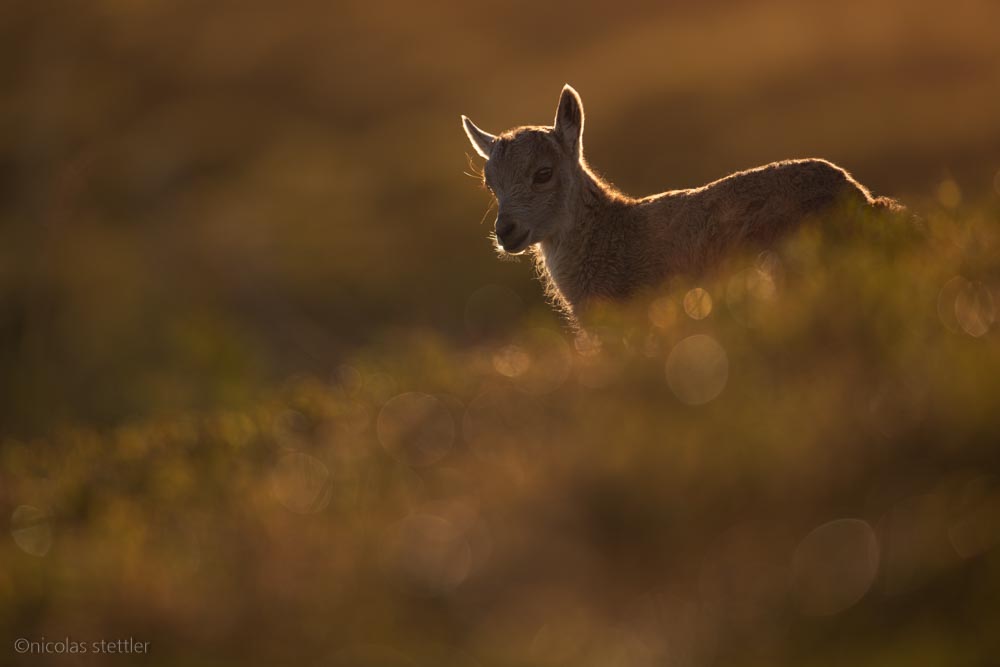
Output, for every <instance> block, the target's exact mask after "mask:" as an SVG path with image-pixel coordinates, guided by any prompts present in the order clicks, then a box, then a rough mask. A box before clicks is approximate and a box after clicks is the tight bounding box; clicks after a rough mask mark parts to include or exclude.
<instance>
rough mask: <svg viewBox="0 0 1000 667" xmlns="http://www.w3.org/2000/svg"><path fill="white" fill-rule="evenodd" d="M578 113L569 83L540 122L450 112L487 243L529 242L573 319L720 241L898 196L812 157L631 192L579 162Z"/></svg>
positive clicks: (698, 262) (721, 249)
mask: <svg viewBox="0 0 1000 667" xmlns="http://www.w3.org/2000/svg"><path fill="white" fill-rule="evenodd" d="M583 121H584V115H583V103H582V102H581V100H580V96H579V95H578V94H577V92H576V91H575V90H573V88H572V87H570V86H569V85H567V86H565V87H564V88H563V91H562V95H561V96H560V98H559V106H558V108H557V110H556V118H555V123H554V124H553V125H552V126H551V127H548V126H525V127H518V128H515V129H512V130H508V131H507V132H504V133H502V134H500V135H499V136H495V135H492V134H490V133H488V132H485V131H483V130H481V129H479V128H478V127H476V125H475V124H473V122H472V121H471V120H469V119H468V118H466V117H465V116H462V124H463V126H464V127H465V132H466V134H468V136H469V140H470V141H471V142H472V146H473V147H474V148H475V149H476V152H477V153H479V155H481V156H482V157H484V158H486V165H485V168H484V170H483V175H484V180H485V183H486V187H487V188H489V190H490V192H492V193H493V195H494V196H495V197H496V201H497V218H496V226H495V233H496V240H497V244H498V246H499V247H500V248H502V250H503V251H504V252H506V253H511V254H518V253H521V252H524V251H525V250H527V249H529V248H532V249H533V251H534V253H535V257H536V261H537V265H538V268H539V274H540V276H541V277H542V278H543V280H545V281H546V283H547V286H548V291H549V293H550V295H551V296H552V298H553V299H554V301H555V302H556V304H557V305H558V306H559V307H561V308H563V309H564V310H565V311H566V312H567V314H568V315H569V316H570V318H571V319H573V320H577V319H578V318H579V316H580V315H581V313H582V311H584V310H585V309H586V307H587V305H588V304H590V303H593V302H594V301H597V300H621V299H626V298H628V297H629V296H630V295H632V294H633V293H635V292H636V291H637V290H640V289H642V288H644V287H655V286H657V285H658V284H660V283H662V282H664V281H666V280H667V279H669V278H670V277H671V276H673V275H677V274H697V273H701V272H703V271H705V270H706V269H709V268H711V267H712V266H713V265H714V264H716V263H717V262H718V261H719V260H720V259H721V257H722V256H723V255H724V254H725V253H726V252H727V251H732V250H734V249H739V248H747V247H760V246H766V245H768V244H770V243H772V242H774V241H775V240H776V239H778V238H779V237H780V236H781V235H783V234H786V233H787V232H789V231H791V230H793V229H795V228H796V227H797V226H798V225H799V224H800V223H801V222H802V221H803V220H805V219H807V218H809V217H810V216H816V215H820V214H822V213H824V212H827V211H829V210H830V209H831V208H833V207H834V206H838V205H840V206H845V207H855V208H860V207H874V208H885V209H891V210H901V208H902V207H901V206H900V205H899V204H897V203H896V202H895V201H893V200H891V199H888V198H885V197H878V198H874V197H872V195H871V193H869V191H868V190H867V189H866V188H865V187H864V186H862V185H861V184H860V183H858V182H857V181H855V180H854V179H853V178H851V176H850V174H848V173H847V172H846V171H844V170H843V169H841V168H840V167H838V166H836V165H834V164H831V163H830V162H827V161H825V160H818V159H807V160H788V161H784V162H775V163H772V164H768V165H765V166H763V167H758V168H756V169H750V170H748V171H741V172H738V173H735V174H731V175H729V176H727V177H725V178H723V179H720V180H718V181H715V182H713V183H709V184H708V185H704V186H702V187H700V188H694V189H690V190H671V191H668V192H662V193H660V194H657V195H652V196H649V197H644V198H642V199H635V198H632V197H629V196H627V195H624V194H622V193H621V192H619V191H618V190H616V189H615V188H614V187H612V186H611V185H610V184H608V183H606V182H605V181H603V180H602V179H601V178H600V177H599V176H597V175H596V174H595V173H594V172H593V171H591V169H590V168H589V167H588V165H587V163H586V161H585V160H584V157H583Z"/></svg>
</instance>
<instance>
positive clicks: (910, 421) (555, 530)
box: [0, 209, 1000, 665]
mask: <svg viewBox="0 0 1000 667" xmlns="http://www.w3.org/2000/svg"><path fill="white" fill-rule="evenodd" d="M841 224H843V223H842V222H841V221H833V222H831V223H829V224H826V225H824V226H821V227H810V228H808V229H806V230H804V231H803V232H802V233H801V234H799V235H797V236H796V237H795V238H794V239H792V240H791V241H790V242H789V243H788V244H787V245H786V246H784V247H782V248H781V249H780V250H779V251H778V252H772V253H767V254H765V255H763V256H758V257H749V258H745V261H741V262H734V263H733V265H732V266H731V267H729V268H728V269H727V270H726V271H724V272H722V274H721V275H719V276H717V277H716V278H713V279H709V280H707V281H706V282H704V283H703V284H701V285H699V286H698V287H700V288H701V289H702V290H704V291H702V292H692V291H691V290H692V288H694V287H695V286H694V285H690V284H677V285H675V286H673V287H672V288H671V289H670V290H667V291H665V292H662V293H658V294H656V295H653V297H651V299H646V300H644V301H643V302H642V303H639V304H637V305H636V307H635V308H634V309H632V310H630V311H627V312H618V313H614V314H611V313H609V314H607V317H606V318H605V321H604V324H602V325H601V326H600V327H597V328H596V333H595V334H591V335H590V336H589V337H586V338H581V339H574V338H573V337H571V336H570V335H569V334H567V333H566V331H564V330H560V329H558V328H552V327H551V326H549V325H548V323H547V320H546V321H542V322H539V321H535V320H532V319H531V318H530V317H529V318H528V319H526V320H523V321H520V323H519V324H517V325H516V326H515V327H513V328H512V330H511V331H510V332H509V334H505V335H504V336H502V337H499V338H494V339H487V340H484V341H483V342H481V343H479V344H475V345H455V344H454V343H453V342H451V341H449V340H447V339H443V338H442V337H440V336H439V335H437V334H435V333H434V332H432V331H423V332H419V331H414V330H407V331H406V332H404V333H400V334H397V335H395V336H391V335H387V336H386V337H385V338H384V339H382V340H379V341H375V342H372V343H370V345H369V346H368V347H367V348H365V349H362V350H359V351H358V352H357V353H356V354H355V356H353V357H351V358H349V359H347V360H346V361H345V363H344V364H343V365H342V366H340V367H339V368H338V370H337V371H336V372H335V373H334V374H333V376H332V377H314V376H308V375H302V376H299V377H295V378H292V379H290V380H289V381H288V382H287V383H285V385H284V386H282V387H281V388H280V389H276V390H273V391H271V392H270V394H269V395H268V396H267V397H265V398H261V399H260V400H259V401H257V402H254V403H253V404H252V405H250V406H249V407H248V408H247V409H242V410H226V411H218V412H208V413H200V414H199V413H195V414H182V415H180V416H177V417H174V418H162V419H151V420H148V421H138V422H135V423H127V424H122V425H120V426H118V427H116V428H112V429H96V430H95V429H92V428H86V427H75V428H67V429H64V430H61V431H58V432H55V433H52V434H50V435H48V436H46V437H44V438H38V439H34V440H30V441H19V440H7V441H5V442H4V443H3V445H2V448H0V452H2V457H3V458H2V470H3V471H4V474H3V484H2V488H3V497H4V499H5V502H7V503H9V504H11V505H12V506H27V507H19V509H18V510H17V511H15V513H14V519H13V526H12V529H13V535H14V538H15V539H14V540H9V541H7V542H6V543H5V544H3V545H2V547H0V548H2V551H0V558H2V560H3V562H4V563H5V564H6V565H5V567H4V569H3V575H2V576H0V594H2V596H3V599H4V600H5V601H6V602H5V604H4V606H3V609H4V612H3V617H2V621H3V625H4V626H5V627H6V628H7V631H8V632H9V633H10V635H11V636H14V637H21V636H24V637H39V636H42V635H44V636H47V637H56V636H60V637H61V636H62V634H64V633H65V632H66V630H65V629H66V628H69V629H71V630H72V632H71V633H70V634H71V635H73V636H77V635H79V636H80V638H81V639H86V640H90V639H101V638H104V639H107V638H112V639H113V638H118V637H134V638H136V639H137V640H143V641H150V642H151V645H152V651H151V655H150V657H149V658H148V660H149V662H151V663H152V664H179V663H181V662H183V663H184V664H206V665H208V664H212V665H216V664H218V665H224V664H245V663H247V662H250V663H253V664H272V663H285V662H289V661H290V662H302V663H304V664H344V665H359V664H362V665H389V664H391V665H397V664H398V665H423V664H426V665H432V664H433V665H442V664H455V665H467V664H484V665H487V664H488V665H529V664H530V665H557V664H580V665H584V664H586V665H589V664H593V665H612V664H622V665H642V664H663V662H664V661H667V662H668V663H670V664H692V665H700V664H710V663H711V664H735V665H755V664H764V663H766V664H789V665H791V664H796V665H802V664H805V665H833V664H844V663H845V662H849V663H851V664H862V665H868V664H870V665H893V664H928V665H931V664H959V663H960V664H981V663H984V662H986V661H988V660H989V659H990V656H992V655H994V653H993V651H994V650H995V648H996V647H995V641H994V639H992V632H991V628H992V627H994V626H995V624H996V623H997V621H998V617H997V610H996V605H995V604H993V602H992V601H993V600H994V599H995V596H996V595H997V594H998V593H1000V589H998V585H1000V560H998V557H1000V551H998V550H997V549H996V548H995V547H996V545H997V544H998V543H1000V486H998V483H997V477H996V471H997V469H998V468H997V466H998V463H1000V461H998V458H997V449H996V443H997V442H998V438H1000V425H998V422H997V419H996V415H995V401H994V400H993V397H995V396H997V395H998V394H1000V346H998V345H997V339H996V335H997V334H996V328H995V325H994V320H995V319H996V317H997V312H996V308H997V304H996V303H995V302H994V301H993V299H994V298H995V297H993V296H992V295H994V294H997V293H998V292H997V288H998V284H1000V282H998V281H1000V261H998V255H997V249H998V245H997V241H998V231H1000V228H998V226H997V218H996V213H995V211H987V210H982V211H979V212H975V213H967V212H962V213H956V212H949V211H946V210H944V209H939V210H938V211H937V212H936V213H935V214H934V215H933V216H932V217H931V218H930V219H929V220H928V222H927V225H928V229H929V230H930V231H929V233H928V234H926V235H925V236H926V238H919V239H915V238H912V236H913V235H911V234H898V233H891V232H890V233H886V230H885V229H884V228H879V224H880V223H879V222H878V221H868V222H867V223H865V224H864V225H863V226H861V227H860V228H857V229H854V230H853V231H852V232H851V233H849V234H845V233H844V232H843V231H842V230H840V229H838V226H839V225H841ZM956 277H960V279H959V280H956ZM497 295H500V296H502V295H503V293H502V292H497V294H495V295H494V296H497ZM695 296H698V297H699V298H698V299H696V298H695ZM498 298H499V297H498ZM470 312H474V311H470ZM692 341H693V342H692ZM706 341H707V343H706ZM917 637H919V641H918V640H916V639H915V638H917ZM192 656H198V657H199V659H200V660H201V662H200V663H199V662H197V660H195V661H193V662H192V659H191V658H192Z"/></svg>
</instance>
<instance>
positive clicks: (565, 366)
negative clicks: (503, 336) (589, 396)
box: [512, 328, 573, 396]
mask: <svg viewBox="0 0 1000 667" xmlns="http://www.w3.org/2000/svg"><path fill="white" fill-rule="evenodd" d="M514 346H515V347H517V348H519V349H520V350H522V351H523V352H524V354H526V355H527V359H528V364H527V368H525V369H524V372H522V373H519V374H518V375H516V376H514V377H513V378H512V379H513V380H514V384H515V386H517V388H518V389H520V390H521V391H523V392H524V393H526V394H529V395H531V396H541V395H543V394H549V393H551V392H553V391H555V390H556V389H558V388H559V387H561V386H562V385H563V383H564V382H566V379H567V378H568V377H569V374H570V371H571V370H572V367H573V355H572V352H570V347H569V344H568V343H567V342H566V340H565V339H564V338H563V337H562V336H561V335H559V334H557V333H556V332H554V331H550V330H548V329H540V328H535V329H529V330H528V331H527V332H525V333H524V335H522V336H519V337H518V338H517V340H516V341H515V342H514ZM521 363H522V364H523V361H522V362H521Z"/></svg>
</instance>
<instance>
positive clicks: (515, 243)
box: [500, 230, 531, 255]
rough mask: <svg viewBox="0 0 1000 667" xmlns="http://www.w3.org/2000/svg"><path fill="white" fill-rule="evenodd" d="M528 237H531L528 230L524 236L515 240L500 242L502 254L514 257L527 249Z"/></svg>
mask: <svg viewBox="0 0 1000 667" xmlns="http://www.w3.org/2000/svg"><path fill="white" fill-rule="evenodd" d="M530 236H531V230H528V231H526V232H524V234H521V235H520V236H518V237H517V238H515V239H510V240H501V241H500V245H501V246H503V251H504V252H506V253H508V254H511V255H516V254H517V253H519V252H521V251H522V250H524V249H525V248H527V247H528V242H529V240H530V239H529V237H530Z"/></svg>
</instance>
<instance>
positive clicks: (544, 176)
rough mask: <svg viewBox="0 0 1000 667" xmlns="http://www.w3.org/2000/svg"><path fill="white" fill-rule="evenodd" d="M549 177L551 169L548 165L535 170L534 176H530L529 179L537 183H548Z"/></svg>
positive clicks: (550, 176)
mask: <svg viewBox="0 0 1000 667" xmlns="http://www.w3.org/2000/svg"><path fill="white" fill-rule="evenodd" d="M551 178H552V170H551V169H550V168H548V167H542V168H541V169H539V170H538V171H536V172H535V175H534V177H532V179H531V180H532V181H534V182H535V184H536V185H537V184H539V183H548V182H549V179H551Z"/></svg>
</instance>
